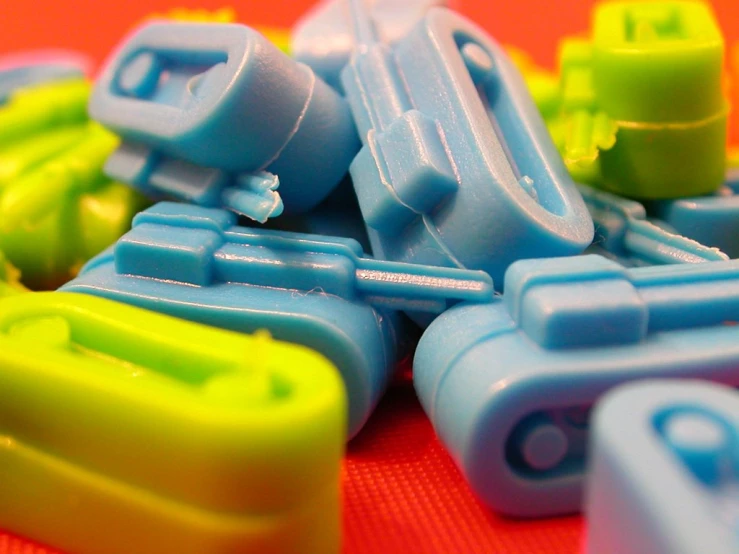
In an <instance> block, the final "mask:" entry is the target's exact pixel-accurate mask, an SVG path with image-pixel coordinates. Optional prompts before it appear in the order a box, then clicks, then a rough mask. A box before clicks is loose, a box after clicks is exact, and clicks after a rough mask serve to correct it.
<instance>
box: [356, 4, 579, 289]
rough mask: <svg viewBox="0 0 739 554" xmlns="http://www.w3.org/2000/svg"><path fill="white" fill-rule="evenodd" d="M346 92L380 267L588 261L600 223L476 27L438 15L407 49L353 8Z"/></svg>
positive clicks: (405, 41)
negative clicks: (577, 257)
mask: <svg viewBox="0 0 739 554" xmlns="http://www.w3.org/2000/svg"><path fill="white" fill-rule="evenodd" d="M350 4H351V7H352V14H353V18H354V32H355V37H356V39H355V44H356V48H355V53H354V56H353V57H352V59H351V62H350V63H349V65H347V66H346V67H345V68H344V70H343V72H342V77H341V79H342V83H343V88H344V92H345V94H346V98H347V100H348V101H349V104H350V105H351V109H352V113H353V114H354V119H355V121H356V124H357V129H358V131H359V135H360V138H361V140H362V141H363V144H364V146H363V148H362V150H361V151H360V152H359V154H358V155H357V157H356V158H355V160H354V162H353V163H352V166H351V170H350V171H351V175H352V179H353V182H354V188H355V190H356V193H357V198H358V200H359V205H360V208H361V210H362V214H363V216H364V219H365V222H366V224H367V228H368V234H369V238H370V241H371V244H372V251H373V253H374V254H375V256H376V257H378V258H382V259H387V260H394V261H401V262H411V263H419V264H427V265H437V266H443V267H459V268H469V269H481V270H484V271H486V272H488V273H489V274H490V275H491V276H492V277H493V281H495V282H496V284H497V285H498V286H500V285H502V284H503V275H504V272H505V270H506V268H507V267H508V266H509V265H510V264H511V263H512V262H514V261H516V260H518V259H522V258H535V257H542V256H564V255H573V254H578V253H580V252H582V251H583V250H584V249H585V248H586V247H587V246H588V245H589V244H590V242H591V240H592V237H593V223H592V220H591V218H590V215H589V214H588V211H587V209H586V208H585V205H584V203H583V201H582V198H581V197H580V194H579V193H578V191H577V189H576V187H575V185H574V183H573V182H572V179H571V178H570V176H569V174H568V173H567V170H566V168H565V166H564V164H563V162H562V159H561V157H560V155H559V154H558V153H557V150H556V148H555V147H554V144H553V143H552V139H551V138H550V136H549V133H548V132H547V130H546V127H545V125H544V122H543V121H542V119H541V116H540V115H539V112H538V111H537V109H536V106H535V105H534V102H533V100H532V99H531V97H530V95H529V92H528V90H527V89H526V85H525V83H524V82H523V79H522V77H521V75H520V74H519V73H518V70H517V69H516V68H515V66H514V65H513V64H512V62H511V61H510V60H509V59H508V57H507V56H506V55H505V53H504V52H503V50H502V48H500V46H498V45H497V44H496V43H495V42H494V41H493V40H492V39H491V38H490V37H489V36H487V35H486V34H485V33H484V32H483V31H482V30H481V29H480V28H478V27H476V26H475V25H474V24H472V23H471V22H470V21H468V20H466V19H464V18H463V17H461V16H459V15H457V14H455V13H453V12H451V11H449V10H446V9H443V8H432V9H429V10H428V11H427V12H426V14H425V16H424V17H423V18H422V19H421V21H420V22H418V24H417V25H416V26H415V27H413V29H412V30H411V31H410V32H409V33H408V34H407V35H406V36H405V37H403V38H401V39H400V40H399V41H397V43H395V44H389V43H388V42H387V41H385V40H384V38H383V37H382V36H381V35H382V33H381V29H380V28H379V27H380V26H378V25H377V24H376V22H375V21H374V20H373V19H372V18H371V17H370V16H369V15H368V13H367V10H366V6H365V5H364V3H363V1H362V0H351V2H350Z"/></svg>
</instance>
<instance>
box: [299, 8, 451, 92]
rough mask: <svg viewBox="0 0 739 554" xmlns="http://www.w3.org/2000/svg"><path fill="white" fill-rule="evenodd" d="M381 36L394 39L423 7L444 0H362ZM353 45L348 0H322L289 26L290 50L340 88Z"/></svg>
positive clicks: (402, 34)
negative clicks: (290, 29) (291, 27)
mask: <svg viewBox="0 0 739 554" xmlns="http://www.w3.org/2000/svg"><path fill="white" fill-rule="evenodd" d="M362 1H363V2H364V4H365V6H367V9H368V13H369V16H370V17H371V18H372V21H373V22H374V24H375V26H376V27H377V31H378V33H379V34H380V36H381V37H382V40H383V41H384V42H387V43H394V42H396V41H398V40H399V39H401V38H402V37H404V36H405V35H406V34H408V31H410V30H411V29H412V28H413V26H414V25H415V24H416V23H417V22H418V21H420V20H421V18H422V17H423V16H424V14H425V13H426V11H427V10H428V9H429V8H431V7H434V6H447V5H448V4H450V2H448V1H447V0H400V1H399V0H362ZM355 47H356V42H355V35H354V33H353V32H352V14H351V6H350V0H324V1H323V2H319V3H318V4H317V5H316V6H315V7H314V8H313V9H311V10H310V11H308V12H307V13H306V14H305V15H304V16H303V17H302V18H301V19H300V20H299V21H298V22H297V23H296V24H295V26H294V27H293V29H292V33H291V35H290V52H291V55H292V56H293V58H295V59H296V60H298V61H300V62H303V63H305V64H306V65H308V66H310V67H311V68H312V69H313V71H315V73H316V75H318V76H319V77H321V78H322V79H323V80H324V81H326V82H327V83H328V84H329V85H331V86H332V87H334V88H336V89H337V90H341V81H340V74H341V70H342V69H344V67H345V66H346V64H347V63H349V59H350V58H351V56H352V52H353V51H354V48H355Z"/></svg>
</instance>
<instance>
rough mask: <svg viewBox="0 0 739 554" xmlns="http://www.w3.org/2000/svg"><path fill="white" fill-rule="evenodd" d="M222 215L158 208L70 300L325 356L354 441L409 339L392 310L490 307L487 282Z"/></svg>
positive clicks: (73, 286)
mask: <svg viewBox="0 0 739 554" xmlns="http://www.w3.org/2000/svg"><path fill="white" fill-rule="evenodd" d="M235 225H236V216H235V215H234V214H232V213H230V212H227V211H224V210H215V209H208V208H201V207H198V206H189V205H181V204H170V203H161V204H157V205H156V206H154V207H153V208H150V209H149V210H147V211H145V212H142V213H141V214H139V215H137V216H136V218H135V219H134V227H133V229H132V231H131V232H130V233H128V234H127V235H125V236H124V237H123V238H122V239H121V240H120V241H119V242H118V243H117V244H116V246H115V248H114V249H112V250H109V251H108V252H106V253H104V254H102V255H101V256H100V257H98V258H96V259H94V260H92V261H91V262H90V263H88V265H87V266H86V267H85V268H83V270H82V272H81V273H80V276H79V277H78V278H77V279H76V280H74V281H72V282H71V283H69V284H67V285H65V286H64V288H63V290H68V291H73V292H82V293H88V294H94V295H98V296H105V297H108V298H112V299H116V300H120V301H123V302H127V303H130V304H135V305H138V306H141V307H144V308H149V309H152V310H156V311H160V312H164V313H167V314H170V315H174V316H178V317H182V318H184V319H189V320H193V321H199V322H202V323H207V324H210V325H214V326H216V327H222V328H225V329H231V330H235V331H241V332H253V331H255V330H257V329H261V328H266V329H268V330H269V331H270V332H271V333H272V334H273V335H274V336H275V337H277V338H279V339H281V340H286V341H289V342H295V343H297V344H303V345H305V346H308V347H311V348H313V349H315V350H317V351H318V352H322V353H324V354H325V355H326V356H327V357H328V358H329V359H330V360H331V361H332V362H333V363H334V364H335V365H336V366H337V367H338V368H339V371H340V372H341V374H342V377H343V378H344V382H345V384H346V388H347V391H348V395H349V417H350V418H349V434H350V436H353V435H355V434H356V433H357V432H358V431H359V430H360V429H361V427H362V425H364V423H365V421H366V420H367V418H368V417H369V415H370V413H371V412H372V410H373V409H374V407H375V405H376V404H377V401H378V400H379V398H380V396H381V395H382V393H383V392H384V390H385V387H386V385H387V383H388V380H389V379H390V377H391V374H392V371H393V368H394V364H395V362H396V352H397V351H398V349H399V344H400V342H401V341H402V340H403V333H402V330H401V329H400V328H399V327H398V325H397V321H396V318H395V317H394V315H393V313H392V310H402V309H409V310H414V311H424V312H433V313H440V312H442V311H444V310H445V309H446V308H447V307H448V306H449V304H450V303H452V301H457V300H471V301H480V302H485V301H490V300H492V297H493V285H492V282H491V280H490V278H489V276H487V275H485V274H484V273H482V272H470V271H460V270H449V269H443V268H436V267H424V266H416V265H406V264H394V263H388V262H381V261H376V260H372V259H369V258H364V257H362V256H363V254H362V251H361V248H360V246H359V244H358V243H357V242H356V241H354V240H351V239H341V238H332V237H324V236H317V235H301V234H297V233H289V232H281V231H268V230H265V229H250V228H246V227H236V226H235Z"/></svg>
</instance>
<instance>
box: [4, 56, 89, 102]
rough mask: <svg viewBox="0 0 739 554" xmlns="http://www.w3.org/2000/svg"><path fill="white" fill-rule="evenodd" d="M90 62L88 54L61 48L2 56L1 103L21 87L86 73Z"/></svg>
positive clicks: (80, 75)
mask: <svg viewBox="0 0 739 554" xmlns="http://www.w3.org/2000/svg"><path fill="white" fill-rule="evenodd" d="M89 66H90V61H89V60H88V59H87V58H86V57H85V56H83V55H81V54H76V53H73V52H65V51H59V50H49V51H46V50H39V51H30V52H24V53H21V54H15V55H9V56H0V105H2V104H5V103H6V102H7V101H8V98H9V97H10V95H11V94H13V92H15V91H16V90H18V89H19V88H23V87H28V86H33V85H38V84H41V83H46V82H49V81H61V80H64V79H75V78H80V77H84V76H85V73H86V72H87V70H88V69H89Z"/></svg>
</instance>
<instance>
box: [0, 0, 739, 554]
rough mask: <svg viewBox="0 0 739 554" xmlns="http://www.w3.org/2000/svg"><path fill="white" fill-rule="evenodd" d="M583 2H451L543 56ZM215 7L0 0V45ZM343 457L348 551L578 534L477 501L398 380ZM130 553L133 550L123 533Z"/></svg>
mask: <svg viewBox="0 0 739 554" xmlns="http://www.w3.org/2000/svg"><path fill="white" fill-rule="evenodd" d="M398 1H403V0H398ZM312 3H313V2H312V1H310V0H268V1H257V0H253V1H243V2H239V3H236V4H232V6H233V7H234V8H235V9H236V11H237V15H238V19H239V21H243V22H247V23H254V24H260V25H271V26H289V25H291V23H292V22H293V21H294V20H295V19H296V18H297V17H298V16H299V15H300V14H301V13H303V12H304V11H305V10H306V9H307V8H308V7H309V6H310V5H311V4H312ZM593 3H594V2H591V1H584V0H528V1H520V2H515V1H514V2H511V1H507V0H506V1H504V0H500V1H498V2H494V1H493V0H481V1H472V0H458V1H457V7H458V9H459V10H460V11H462V12H463V13H465V14H466V15H468V16H470V17H471V18H473V19H475V20H476V21H477V22H478V23H480V24H482V25H483V26H484V27H486V28H487V29H489V30H490V31H491V33H492V34H493V36H495V37H496V38H497V39H498V41H499V42H501V43H505V44H513V45H515V46H519V47H522V48H524V49H526V50H528V51H529V52H530V53H531V54H532V55H533V56H534V58H535V59H536V60H537V61H538V62H539V63H540V64H543V65H545V66H549V67H552V66H553V65H554V61H555V56H556V46H557V42H558V40H559V37H561V36H563V35H567V34H574V33H579V32H583V31H585V30H587V28H588V21H589V13H590V10H591V7H592V5H593ZM712 4H713V6H714V9H715V11H716V13H717V15H718V18H719V21H720V23H721V25H722V27H723V29H724V32H725V35H726V37H727V44H732V43H733V42H735V41H739V2H737V1H736V0H716V1H714V2H712ZM225 5H228V4H225ZM223 6H224V4H223V3H221V2H217V1H214V0H200V1H198V2H173V1H172V0H146V1H140V0H124V1H107V0H99V1H97V0H87V1H83V0H67V1H59V0H37V1H25V0H0V28H2V32H0V54H3V53H7V52H10V51H13V50H22V49H31V48H41V47H63V48H69V49H74V50H79V51H82V52H86V53H88V54H90V55H92V56H93V57H94V59H95V60H96V61H98V62H100V61H102V59H103V58H104V57H105V56H106V55H107V53H108V52H109V51H110V50H111V48H112V47H113V46H115V44H116V43H117V42H118V41H119V40H120V38H121V37H122V36H123V35H124V34H125V33H126V31H127V30H128V29H130V28H131V26H132V25H133V24H135V23H136V22H138V21H139V20H141V19H142V18H143V17H145V16H146V15H148V14H150V13H152V12H155V11H156V12H164V11H166V10H168V9H170V8H173V7H190V8H210V9H216V8H220V7H223ZM344 467H345V471H344V521H345V524H344V530H345V533H344V541H345V552H347V553H348V554H359V553H382V554H392V553H394V552H399V553H400V552H413V553H418V554H436V553H439V554H442V553H444V554H446V553H450V554H451V553H458V554H465V553H472V552H487V553H494V554H539V553H541V554H545V553H546V554H575V553H577V552H578V551H579V549H580V547H581V544H582V527H583V525H582V521H581V519H580V518H578V517H571V518H562V519H556V520H548V521H535V522H527V521H524V522H522V521H510V520H504V519H501V518H498V517H497V516H495V515H492V514H490V513H488V512H486V511H485V510H484V509H483V508H482V507H481V506H480V505H479V504H478V503H477V502H476V501H475V500H474V498H473V497H472V494H471V493H470V491H469V490H468V488H467V487H466V485H465V484H464V481H463V480H462V478H461V477H460V475H459V473H458V472H457V470H456V469H455V467H454V465H453V463H452V462H451V460H450V458H449V457H448V456H447V454H446V453H445V452H444V450H443V448H442V447H441V445H440V444H439V443H438V441H437V440H436V439H435V437H434V434H433V430H432V429H431V426H430V424H429V422H428V421H427V420H426V418H425V417H424V415H423V412H422V411H421V409H420V406H419V405H418V402H417V401H416V399H415V397H414V394H413V391H412V388H411V387H410V385H409V384H408V383H407V382H406V383H405V384H401V385H399V386H396V387H395V388H394V389H393V390H391V391H390V393H389V394H388V395H387V397H386V398H385V400H384V401H383V403H382V404H381V405H380V407H379V409H378V411H377V413H376V414H375V416H374V417H373V419H372V420H371V421H370V423H369V425H368V426H367V428H366V429H365V430H364V431H363V432H362V433H361V434H360V436H359V437H358V438H357V439H355V440H354V441H353V442H352V444H351V445H350V447H349V451H348V454H347V458H346V462H345V465H344ZM131 552H132V554H135V543H133V542H132V548H131ZM41 553H44V554H50V553H51V551H50V550H47V549H42V548H35V547H33V546H32V545H31V544H30V543H27V542H26V541H23V540H20V539H17V538H14V537H12V536H10V535H8V534H4V533H2V532H0V554H41ZM172 554H174V553H172Z"/></svg>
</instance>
